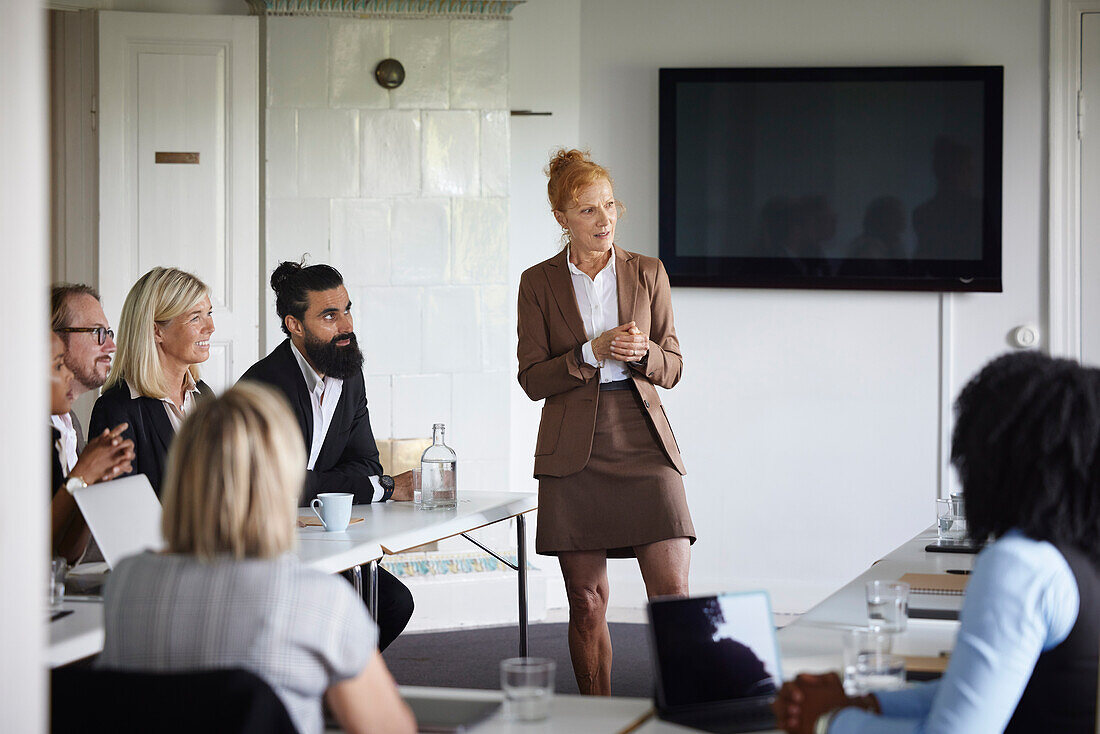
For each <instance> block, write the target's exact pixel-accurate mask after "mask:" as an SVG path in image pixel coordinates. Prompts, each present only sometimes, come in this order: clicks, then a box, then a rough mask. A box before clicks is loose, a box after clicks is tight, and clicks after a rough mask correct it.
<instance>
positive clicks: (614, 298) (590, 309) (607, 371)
mask: <svg viewBox="0 0 1100 734" xmlns="http://www.w3.org/2000/svg"><path fill="white" fill-rule="evenodd" d="M565 261H566V263H568V265H569V275H570V277H572V279H573V293H574V294H575V295H576V296H577V308H579V309H580V312H581V320H582V321H584V333H585V334H586V335H587V336H588V341H587V342H585V344H584V347H582V349H581V352H582V354H583V355H584V361H585V362H587V363H588V364H590V365H592V366H593V367H599V368H600V382H617V381H619V380H625V379H627V378H628V377H630V370H629V369H628V368H627V366H626V362H620V361H619V360H617V359H605V360H604V361H603V362H600V361H599V360H597V359H596V354H595V352H593V351H592V340H593V339H595V338H596V337H598V336H599V335H600V334H602V333H604V332H605V331H607V330H608V329H614V328H615V327H616V326H618V325H619V285H618V283H617V282H616V280H615V251H614V250H612V251H611V257H610V258H609V259H608V261H607V265H605V266H604V268H603V270H601V271H600V272H598V273H596V277H595V278H590V277H588V276H587V275H586V274H584V273H582V272H581V271H580V268H578V267H577V266H576V265H574V264H573V261H572V260H571V259H570V258H569V257H568V256H567V257H566V259H565Z"/></svg>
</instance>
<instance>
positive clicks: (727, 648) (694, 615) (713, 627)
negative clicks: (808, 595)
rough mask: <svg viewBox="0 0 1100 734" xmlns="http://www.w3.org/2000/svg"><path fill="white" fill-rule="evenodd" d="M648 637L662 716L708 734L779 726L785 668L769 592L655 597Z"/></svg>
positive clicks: (658, 708) (658, 704) (650, 610)
mask: <svg viewBox="0 0 1100 734" xmlns="http://www.w3.org/2000/svg"><path fill="white" fill-rule="evenodd" d="M649 642H650V652H651V655H650V657H651V659H652V660H653V672H654V676H653V677H654V680H655V681H656V684H657V691H656V699H657V715H658V716H659V717H660V718H662V719H665V720H666V721H672V722H675V723H677V724H682V725H684V726H690V727H694V728H696V729H701V730H703V731H709V732H743V731H764V730H767V729H774V728H776V722H775V716H774V715H773V714H772V710H771V704H772V702H773V701H774V700H775V696H776V693H777V692H778V689H779V686H780V685H782V681H783V673H782V671H781V670H780V668H779V646H778V645H777V644H776V640H775V626H774V621H773V617H772V611H771V604H770V603H769V602H768V594H767V592H764V591H752V592H745V593H729V594H719V595H716V596H700V597H694V598H690V599H671V598H669V599H656V600H654V601H651V602H650V603H649Z"/></svg>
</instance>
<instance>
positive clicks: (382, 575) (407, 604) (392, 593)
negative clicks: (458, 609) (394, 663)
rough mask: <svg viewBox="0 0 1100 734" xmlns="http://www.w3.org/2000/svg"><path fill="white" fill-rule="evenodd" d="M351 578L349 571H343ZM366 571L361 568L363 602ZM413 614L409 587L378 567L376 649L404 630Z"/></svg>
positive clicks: (365, 594) (366, 589)
mask: <svg viewBox="0 0 1100 734" xmlns="http://www.w3.org/2000/svg"><path fill="white" fill-rule="evenodd" d="M344 576H345V578H347V579H348V580H349V581H350V580H351V572H350V571H346V572H345V573H344ZM366 576H367V571H366V569H363V603H364V604H366V603H367V594H368V593H369V591H370V590H369V589H368V588H367V579H366ZM412 614H413V597H412V592H411V591H409V587H407V586H405V585H404V584H403V583H401V582H400V581H399V580H398V579H397V577H396V576H394V575H393V574H392V573H390V572H389V571H387V570H386V569H384V568H382V567H381V566H379V567H378V650H379V652H381V651H382V650H385V649H386V648H387V647H389V646H390V643H391V642H393V641H394V640H396V639H397V636H398V635H400V634H401V633H402V631H404V629H405V627H406V625H408V623H409V619H411V618H412Z"/></svg>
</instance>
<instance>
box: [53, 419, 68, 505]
mask: <svg viewBox="0 0 1100 734" xmlns="http://www.w3.org/2000/svg"><path fill="white" fill-rule="evenodd" d="M60 440H61V433H60V432H59V431H58V430H57V429H56V428H54V427H53V426H50V479H51V481H52V482H53V485H52V486H51V487H50V498H51V499H52V498H53V496H54V495H55V494H57V490H59V489H61V485H62V484H64V483H65V472H64V471H62V470H61V457H60V456H59V455H58V453H57V442H58V441H60Z"/></svg>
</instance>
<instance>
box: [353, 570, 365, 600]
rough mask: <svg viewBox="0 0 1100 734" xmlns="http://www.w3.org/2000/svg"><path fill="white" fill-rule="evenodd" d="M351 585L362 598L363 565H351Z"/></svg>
mask: <svg viewBox="0 0 1100 734" xmlns="http://www.w3.org/2000/svg"><path fill="white" fill-rule="evenodd" d="M350 570H351V586H352V588H353V589H355V593H356V594H358V596H359V598H360V599H362V598H363V567H362V566H352V567H351V569H350Z"/></svg>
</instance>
